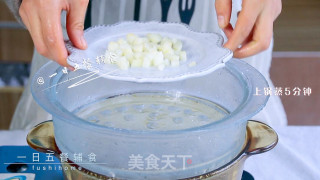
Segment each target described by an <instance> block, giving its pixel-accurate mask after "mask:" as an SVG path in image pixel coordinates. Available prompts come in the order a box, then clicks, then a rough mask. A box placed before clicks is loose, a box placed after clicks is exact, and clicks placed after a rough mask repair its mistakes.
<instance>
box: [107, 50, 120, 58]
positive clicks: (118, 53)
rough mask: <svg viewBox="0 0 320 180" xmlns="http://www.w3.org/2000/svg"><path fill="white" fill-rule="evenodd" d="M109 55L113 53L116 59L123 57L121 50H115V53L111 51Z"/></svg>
mask: <svg viewBox="0 0 320 180" xmlns="http://www.w3.org/2000/svg"><path fill="white" fill-rule="evenodd" d="M110 53H114V54H116V55H117V57H121V56H122V55H123V51H122V50H121V49H117V50H115V51H111V52H110Z"/></svg>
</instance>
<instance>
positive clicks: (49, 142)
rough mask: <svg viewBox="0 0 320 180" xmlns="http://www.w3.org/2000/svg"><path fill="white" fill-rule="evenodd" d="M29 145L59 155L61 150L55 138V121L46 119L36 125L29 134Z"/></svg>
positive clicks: (40, 150)
mask: <svg viewBox="0 0 320 180" xmlns="http://www.w3.org/2000/svg"><path fill="white" fill-rule="evenodd" d="M27 142H28V144H29V146H30V147H31V148H33V149H35V150H37V151H39V152H43V153H49V152H50V153H52V152H53V153H54V155H55V156H58V155H59V154H60V153H61V152H60V150H59V149H58V147H57V145H56V141H55V139H54V129H53V122H52V120H50V121H45V122H42V123H40V124H38V125H36V126H35V127H34V128H33V129H32V130H31V131H30V132H29V133H28V135H27Z"/></svg>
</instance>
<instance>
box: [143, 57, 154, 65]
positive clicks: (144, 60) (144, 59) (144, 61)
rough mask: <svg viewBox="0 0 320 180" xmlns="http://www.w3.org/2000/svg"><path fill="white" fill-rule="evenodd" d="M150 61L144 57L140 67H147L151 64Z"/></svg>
mask: <svg viewBox="0 0 320 180" xmlns="http://www.w3.org/2000/svg"><path fill="white" fill-rule="evenodd" d="M151 63H152V61H151V59H150V58H146V57H145V58H143V63H142V67H144V68H148V67H150V66H151Z"/></svg>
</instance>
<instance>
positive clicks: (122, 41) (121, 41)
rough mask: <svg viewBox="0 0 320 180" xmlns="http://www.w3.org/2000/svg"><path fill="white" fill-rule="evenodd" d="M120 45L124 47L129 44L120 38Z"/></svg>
mask: <svg viewBox="0 0 320 180" xmlns="http://www.w3.org/2000/svg"><path fill="white" fill-rule="evenodd" d="M118 44H119V45H120V46H121V45H124V44H128V42H127V41H126V40H124V39H123V38H120V39H119V40H118Z"/></svg>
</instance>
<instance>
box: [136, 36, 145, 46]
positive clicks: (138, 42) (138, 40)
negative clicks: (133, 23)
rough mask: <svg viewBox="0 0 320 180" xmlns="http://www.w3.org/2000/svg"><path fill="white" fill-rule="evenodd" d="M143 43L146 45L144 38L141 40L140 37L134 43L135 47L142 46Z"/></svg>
mask: <svg viewBox="0 0 320 180" xmlns="http://www.w3.org/2000/svg"><path fill="white" fill-rule="evenodd" d="M143 43H144V40H143V38H139V37H138V38H136V39H135V40H134V41H133V45H142V44H143Z"/></svg>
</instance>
